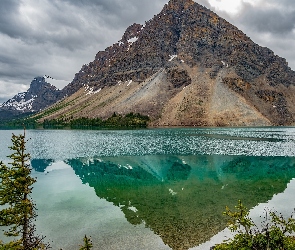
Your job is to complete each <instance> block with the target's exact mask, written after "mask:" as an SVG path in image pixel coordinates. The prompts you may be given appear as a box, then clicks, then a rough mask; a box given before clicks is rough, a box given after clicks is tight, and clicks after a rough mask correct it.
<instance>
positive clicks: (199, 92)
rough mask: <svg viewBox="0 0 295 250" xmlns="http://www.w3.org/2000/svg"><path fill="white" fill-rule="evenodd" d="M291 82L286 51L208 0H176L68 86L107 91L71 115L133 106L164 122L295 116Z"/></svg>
mask: <svg viewBox="0 0 295 250" xmlns="http://www.w3.org/2000/svg"><path fill="white" fill-rule="evenodd" d="M152 83H153V85H151V84H152ZM135 84H137V85H135ZM125 85H126V86H125ZM122 86H125V87H126V89H124V88H125V87H124V88H123V87H122ZM130 86H134V89H133V92H132V93H131V92H130V93H129V92H128V93H129V95H128V94H126V93H127V92H126V91H127V89H129V88H131V87H130ZM292 88H295V72H294V71H292V70H291V69H290V68H289V67H288V64H287V62H286V60H285V59H283V58H281V57H279V56H277V55H275V54H274V53H273V51H271V50H270V49H268V48H265V47H261V46H259V45H258V44H256V43H254V42H253V41H252V40H251V39H250V38H249V37H248V36H247V35H246V34H244V33H243V32H242V31H241V30H239V29H238V28H237V27H235V26H234V25H232V24H230V23H229V22H227V21H226V20H225V19H223V18H221V17H219V16H218V15H217V14H216V13H214V12H213V11H211V10H209V9H207V8H205V7H203V6H202V5H200V4H198V3H196V2H194V1H192V0H170V1H169V2H168V3H167V4H166V5H165V6H164V7H163V9H162V11H161V12H160V13H159V14H157V15H155V16H154V17H153V18H152V19H151V20H149V21H147V22H146V23H145V25H144V26H143V25H140V24H135V23H134V24H132V25H131V26H129V27H128V28H127V29H126V31H125V33H124V34H123V37H122V39H121V40H120V41H118V42H117V43H115V44H113V45H111V46H109V47H107V48H106V49H105V50H104V51H99V52H98V53H97V54H96V56H95V60H94V61H92V62H90V63H89V64H87V65H83V66H82V68H81V70H80V71H79V72H78V73H77V74H76V75H75V78H74V80H73V81H72V82H71V83H70V84H69V85H68V86H67V87H66V88H65V90H64V92H66V93H67V94H68V95H70V94H75V93H78V92H79V93H80V94H81V93H83V94H84V93H85V91H86V94H87V98H88V96H90V94H89V91H88V90H89V89H91V93H100V94H101V95H102V93H104V96H103V97H97V98H96V99H95V100H93V103H94V104H95V106H93V107H92V108H90V106H91V105H90V104H89V105H90V106H89V110H87V111H85V110H81V109H79V108H78V107H76V109H73V112H72V113H71V114H73V116H71V117H74V116H75V115H74V114H76V113H75V112H77V114H76V117H79V116H85V115H86V116H87V115H90V111H91V112H92V113H91V116H93V117H95V116H100V117H102V118H106V117H108V116H109V115H111V114H113V112H121V113H126V112H127V110H128V111H129V112H140V113H142V114H145V115H149V116H150V117H151V120H153V122H154V124H160V125H166V124H168V125H169V124H173V125H176V126H177V125H188V126H191V125H194V126H195V125H202V126H206V125H208V126H226V125H231V126H235V125H242V126H243V125H248V124H252V125H259V124H260V125H261V124H263V125H265V124H268V125H269V124H275V125H282V124H295V107H294V105H293V103H294V96H295V95H293V94H290V93H292V91H291V90H292ZM110 89H111V90H110ZM119 89H120V90H119ZM108 90H110V93H112V94H110V93H108ZM117 90H118V93H117ZM124 90H126V91H124ZM115 93H117V95H115ZM77 95H78V94H77ZM98 95H99V94H98ZM113 95H115V96H113ZM106 96H110V97H109V99H107V97H106ZM84 97H85V96H84ZM188 97H189V98H190V99H188ZM87 98H86V97H85V100H84V99H83V98H81V102H82V100H83V102H84V101H85V103H88V102H87ZM99 98H101V99H99ZM120 98H126V99H124V100H123V99H120ZM99 100H101V101H99ZM115 100H117V101H118V104H114V103H115ZM131 100H132V101H131ZM217 100H219V101H217ZM94 104H93V105H94ZM248 104H250V105H248ZM116 105H117V106H116ZM80 106H85V107H86V106H87V107H88V104H87V105H86V104H85V105H84V104H83V105H80ZM225 107H226V108H225ZM76 110H79V111H76ZM68 113H69V112H66V113H65V116H66V115H67V114H68ZM53 117H54V116H53ZM253 117H254V118H253ZM69 119H71V118H69ZM157 119H158V120H157Z"/></svg>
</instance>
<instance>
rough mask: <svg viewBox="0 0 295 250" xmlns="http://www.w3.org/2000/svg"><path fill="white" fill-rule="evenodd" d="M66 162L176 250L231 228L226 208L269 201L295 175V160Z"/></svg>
mask: <svg viewBox="0 0 295 250" xmlns="http://www.w3.org/2000/svg"><path fill="white" fill-rule="evenodd" d="M66 163H67V164H69V165H70V166H71V167H72V168H73V169H74V171H75V173H76V175H77V176H79V177H80V179H81V180H82V182H83V183H84V184H86V183H88V184H89V186H91V187H93V188H94V189H95V192H96V195H97V196H98V197H99V198H101V199H105V200H107V201H109V202H112V203H113V204H114V205H115V206H117V207H120V209H121V211H122V212H123V213H124V215H125V217H126V219H127V221H128V222H130V223H131V224H133V225H139V224H144V225H145V226H146V227H148V228H150V229H151V230H152V231H153V232H154V233H155V234H157V235H159V236H160V237H161V238H162V240H163V242H164V243H165V244H166V245H168V246H169V247H170V248H172V249H189V248H191V247H194V246H198V245H199V244H201V243H203V242H205V241H207V240H209V239H210V238H211V237H212V236H214V235H215V234H217V233H218V232H219V231H221V230H222V229H224V228H225V227H226V221H225V218H224V217H223V216H222V212H223V211H224V209H225V206H226V205H227V206H230V207H233V206H234V205H236V203H237V200H239V199H241V200H242V201H243V203H244V204H245V205H246V206H247V207H248V208H252V207H254V206H256V205H257V204H259V203H263V202H267V201H268V200H270V199H271V198H272V197H273V195H274V194H278V193H282V192H284V190H285V189H286V187H287V184H288V183H289V182H290V180H291V179H292V178H294V177H295V158H293V157H253V156H217V155H210V156H205V155H195V156H191V155H190V156H172V155H171V156H169V155H150V156H132V157H131V156H124V157H100V158H92V159H87V158H80V159H71V160H67V161H66Z"/></svg>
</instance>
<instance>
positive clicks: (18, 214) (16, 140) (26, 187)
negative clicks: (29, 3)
mask: <svg viewBox="0 0 295 250" xmlns="http://www.w3.org/2000/svg"><path fill="white" fill-rule="evenodd" d="M11 141H12V146H11V147H10V149H11V150H13V151H14V152H13V153H12V154H11V155H10V156H9V158H10V159H11V160H12V163H9V165H10V166H9V165H8V166H7V165H5V164H4V163H3V162H0V205H1V206H2V210H1V211H0V226H7V227H9V229H8V230H7V231H5V232H4V234H5V235H6V236H13V237H16V238H17V237H20V239H18V240H14V241H12V242H9V243H7V244H4V243H1V242H0V249H20V250H23V249H24V250H33V249H34V250H35V249H47V248H48V247H49V246H48V245H44V244H43V243H42V240H43V238H44V237H39V236H35V225H34V223H33V221H34V220H35V218H36V216H37V215H36V208H35V205H34V203H33V201H32V199H31V197H30V194H31V192H32V189H33V187H32V185H33V184H34V183H35V182H36V179H35V178H32V177H31V176H30V175H31V171H32V170H31V168H30V165H29V164H28V161H29V159H30V155H29V154H27V153H26V139H25V131H24V134H23V135H18V136H17V135H14V134H13V135H12V139H11Z"/></svg>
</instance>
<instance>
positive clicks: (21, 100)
mask: <svg viewBox="0 0 295 250" xmlns="http://www.w3.org/2000/svg"><path fill="white" fill-rule="evenodd" d="M36 98H37V95H35V96H34V95H31V97H30V98H29V99H28V96H27V92H23V93H19V94H17V95H15V96H14V97H13V98H11V99H9V100H8V101H6V102H4V103H3V104H1V105H0V108H8V109H13V110H18V111H27V110H30V111H34V110H33V107H32V105H33V102H34V101H35V99H36ZM26 99H27V100H26Z"/></svg>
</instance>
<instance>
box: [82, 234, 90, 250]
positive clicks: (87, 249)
mask: <svg viewBox="0 0 295 250" xmlns="http://www.w3.org/2000/svg"><path fill="white" fill-rule="evenodd" d="M83 241H84V245H83V246H81V248H80V250H90V249H91V248H92V247H93V245H92V241H91V239H90V238H88V237H87V236H86V235H85V236H84V238H83Z"/></svg>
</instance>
